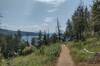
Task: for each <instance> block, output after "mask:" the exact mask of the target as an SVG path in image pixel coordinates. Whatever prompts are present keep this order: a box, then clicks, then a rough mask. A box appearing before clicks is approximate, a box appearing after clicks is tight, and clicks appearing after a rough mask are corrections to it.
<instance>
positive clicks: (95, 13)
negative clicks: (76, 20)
mask: <svg viewBox="0 0 100 66" xmlns="http://www.w3.org/2000/svg"><path fill="white" fill-rule="evenodd" d="M92 27H93V31H94V33H95V34H96V33H100V0H96V1H94V2H93V6H92Z"/></svg>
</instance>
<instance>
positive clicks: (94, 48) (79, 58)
mask: <svg viewBox="0 0 100 66" xmlns="http://www.w3.org/2000/svg"><path fill="white" fill-rule="evenodd" d="M66 44H67V45H68V46H69V48H70V50H71V55H72V57H73V60H74V61H75V62H76V63H80V62H87V61H88V60H90V59H91V58H93V57H94V55H95V53H96V52H100V40H97V39H96V38H90V39H87V40H86V41H83V42H81V41H79V42H74V41H71V42H67V43H66ZM84 49H87V50H88V51H89V52H94V53H89V52H86V51H85V50H84Z"/></svg>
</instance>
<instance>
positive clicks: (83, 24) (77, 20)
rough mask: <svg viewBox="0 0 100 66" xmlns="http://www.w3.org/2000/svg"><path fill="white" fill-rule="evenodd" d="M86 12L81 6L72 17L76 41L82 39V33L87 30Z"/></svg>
mask: <svg viewBox="0 0 100 66" xmlns="http://www.w3.org/2000/svg"><path fill="white" fill-rule="evenodd" d="M87 13H88V10H87V8H84V6H83V5H79V7H78V8H77V10H76V11H75V13H74V14H73V16H72V22H73V33H74V35H76V38H77V39H78V40H83V39H84V34H85V33H84V32H85V31H86V30H88V14H87Z"/></svg>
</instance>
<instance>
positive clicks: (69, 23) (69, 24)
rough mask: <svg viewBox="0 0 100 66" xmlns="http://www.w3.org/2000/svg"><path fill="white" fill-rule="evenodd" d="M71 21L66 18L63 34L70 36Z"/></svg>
mask: <svg viewBox="0 0 100 66" xmlns="http://www.w3.org/2000/svg"><path fill="white" fill-rule="evenodd" d="M72 28H73V26H72V22H71V21H70V19H68V21H67V24H66V30H65V35H66V36H69V37H71V36H72Z"/></svg>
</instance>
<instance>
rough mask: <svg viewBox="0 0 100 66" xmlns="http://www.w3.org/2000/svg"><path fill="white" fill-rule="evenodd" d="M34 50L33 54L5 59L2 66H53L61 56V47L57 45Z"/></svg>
mask: <svg viewBox="0 0 100 66" xmlns="http://www.w3.org/2000/svg"><path fill="white" fill-rule="evenodd" d="M32 50H33V53H31V54H29V55H26V56H19V57H16V58H10V59H6V60H5V59H3V60H2V66H53V64H54V62H55V61H54V60H56V59H57V57H58V56H59V53H60V45H59V44H58V43H56V44H52V45H50V46H42V47H40V48H39V49H37V48H35V47H33V49H32Z"/></svg>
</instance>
